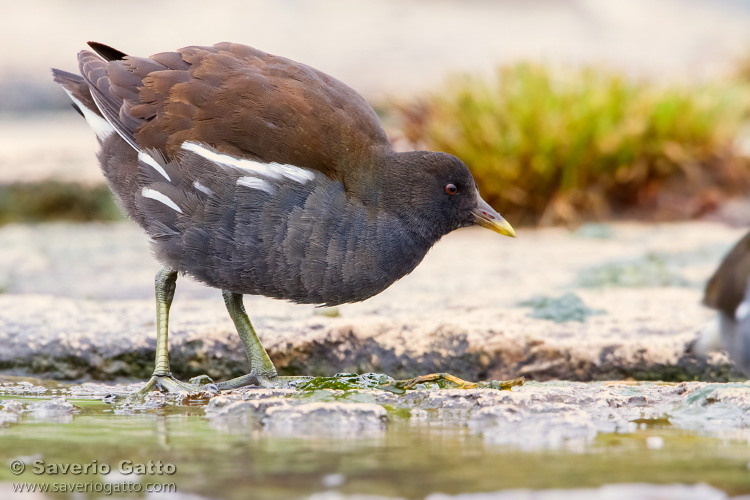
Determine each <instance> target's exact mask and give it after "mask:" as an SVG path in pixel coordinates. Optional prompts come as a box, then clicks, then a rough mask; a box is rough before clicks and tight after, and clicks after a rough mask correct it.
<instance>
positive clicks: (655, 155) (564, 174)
mask: <svg viewBox="0 0 750 500" xmlns="http://www.w3.org/2000/svg"><path fill="white" fill-rule="evenodd" d="M396 112H397V116H398V118H399V120H400V122H401V129H402V131H403V134H404V136H405V138H406V139H407V140H408V141H409V143H410V145H411V146H413V147H415V148H426V149H431V150H438V151H445V152H447V153H451V154H454V155H456V156H458V157H459V158H461V159H462V160H463V161H464V162H465V163H466V164H467V165H468V166H469V168H470V169H471V171H472V173H473V174H474V177H475V178H476V180H477V183H478V184H479V187H480V190H481V192H482V195H483V197H484V198H485V199H486V200H487V201H488V202H489V203H490V204H492V205H493V206H494V207H495V208H497V209H498V210H499V211H500V213H502V214H503V215H504V216H506V218H508V219H509V220H510V221H512V222H513V223H514V224H518V223H520V224H524V223H525V224H529V223H542V224H551V223H560V222H562V223H576V222H580V221H582V220H595V219H603V218H609V217H611V216H613V215H615V214H620V213H622V212H623V211H627V210H630V209H641V210H655V209H656V210H658V209H659V207H660V206H662V208H663V207H664V206H666V207H667V208H671V209H673V211H676V212H678V215H677V218H681V217H682V218H684V217H691V216H696V215H700V213H701V211H705V210H706V209H710V208H711V205H712V203H714V204H715V202H716V199H717V197H719V196H723V195H725V194H735V193H739V192H742V191H743V190H744V191H745V193H747V192H748V189H750V164H749V162H748V159H747V158H742V157H740V156H739V155H737V154H736V153H735V151H734V147H733V144H734V142H735V140H736V139H737V137H738V133H739V130H740V129H741V127H742V124H743V121H745V120H747V119H748V116H749V115H750V79H749V80H745V81H742V79H735V80H731V81H729V80H727V81H716V82H712V83H710V84H702V85H694V86H677V85H670V86H661V85H656V84H649V83H644V82H633V81H631V80H628V79H627V78H625V77H624V76H622V75H620V74H617V73H614V72H610V71H607V70H603V69H598V68H584V69H568V70H555V69H550V68H548V67H544V66H540V65H535V64H530V63H520V64H516V65H513V66H508V67H502V68H500V69H499V70H498V72H497V75H496V78H494V79H482V78H478V77H474V76H468V75H465V76H461V77H455V78H453V79H452V80H451V81H449V82H448V83H447V84H446V86H444V87H443V88H442V89H440V90H439V91H437V92H435V93H433V94H432V95H429V96H427V97H426V98H423V99H422V100H421V101H419V102H416V103H409V104H398V105H396ZM664 193H671V194H672V196H671V197H670V196H666V197H665V196H664ZM665 200H666V202H665ZM670 202H671V205H672V206H671V207H670V206H669V205H670ZM674 205H680V206H679V207H676V208H675V206H674Z"/></svg>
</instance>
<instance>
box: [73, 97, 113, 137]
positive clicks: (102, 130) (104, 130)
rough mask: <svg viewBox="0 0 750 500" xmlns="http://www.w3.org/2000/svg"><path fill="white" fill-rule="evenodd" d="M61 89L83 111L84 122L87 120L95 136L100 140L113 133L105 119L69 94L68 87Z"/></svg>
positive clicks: (111, 127)
mask: <svg viewBox="0 0 750 500" xmlns="http://www.w3.org/2000/svg"><path fill="white" fill-rule="evenodd" d="M63 90H64V91H65V93H66V94H68V97H70V100H71V101H73V102H74V103H75V104H76V106H78V109H80V110H81V113H83V117H84V118H85V119H86V122H88V124H89V127H91V128H92V130H93V131H94V133H95V134H96V137H97V138H99V140H100V141H103V140H104V139H106V138H107V137H109V136H110V135H112V134H114V133H115V128H114V127H113V126H112V125H111V124H110V123H109V122H108V121H107V120H105V119H104V118H102V117H101V116H99V115H98V114H96V113H94V112H93V111H91V110H90V109H89V108H87V107H86V106H84V105H83V104H81V101H79V100H78V99H76V98H75V97H73V94H71V93H70V92H69V91H68V89H66V88H65V87H63Z"/></svg>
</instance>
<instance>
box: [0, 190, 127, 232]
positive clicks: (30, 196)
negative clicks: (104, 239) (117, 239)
mask: <svg viewBox="0 0 750 500" xmlns="http://www.w3.org/2000/svg"><path fill="white" fill-rule="evenodd" d="M120 219H122V215H121V214H120V211H119V209H118V208H117V205H115V203H114V200H113V199H112V193H111V192H110V190H109V188H108V187H107V186H106V185H105V184H100V185H96V186H86V185H82V184H77V183H66V182H57V181H44V182H35V183H18V184H9V185H2V186H0V224H9V223H12V222H23V223H28V222H41V221H50V220H67V221H80V222H85V221H94V220H120Z"/></svg>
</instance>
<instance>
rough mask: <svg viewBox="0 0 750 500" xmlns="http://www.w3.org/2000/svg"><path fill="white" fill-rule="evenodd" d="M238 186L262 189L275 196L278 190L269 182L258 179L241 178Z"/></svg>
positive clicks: (238, 180)
mask: <svg viewBox="0 0 750 500" xmlns="http://www.w3.org/2000/svg"><path fill="white" fill-rule="evenodd" d="M237 185H238V186H245V187H248V188H250V189H260V190H261V191H265V192H266V193H268V194H270V195H271V196H273V195H274V194H276V188H275V187H273V186H272V185H271V183H269V182H268V181H265V180H263V179H258V178H257V177H240V178H239V179H237Z"/></svg>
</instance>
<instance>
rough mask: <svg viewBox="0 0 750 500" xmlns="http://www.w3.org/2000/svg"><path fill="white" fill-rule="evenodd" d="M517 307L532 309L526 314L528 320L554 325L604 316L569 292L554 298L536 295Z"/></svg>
mask: <svg viewBox="0 0 750 500" xmlns="http://www.w3.org/2000/svg"><path fill="white" fill-rule="evenodd" d="M518 305H519V306H522V307H531V308H533V310H532V311H531V312H530V313H528V314H527V316H529V317H530V318H537V319H547V320H550V321H554V322H555V323H565V322H567V321H578V322H580V323H583V322H584V321H586V319H587V318H589V317H590V316H594V315H597V314H605V311H603V310H601V309H591V308H590V307H588V306H587V305H586V304H584V303H583V300H581V298H580V297H578V295H576V294H574V293H571V292H568V293H566V294H564V295H561V296H560V297H556V298H553V297H545V296H541V295H536V296H534V297H532V298H531V299H529V300H525V301H523V302H519V304H518Z"/></svg>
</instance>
